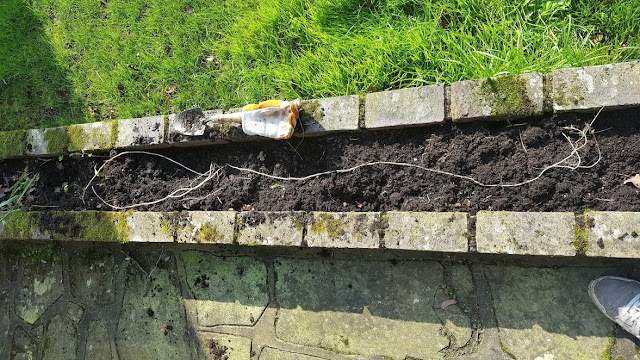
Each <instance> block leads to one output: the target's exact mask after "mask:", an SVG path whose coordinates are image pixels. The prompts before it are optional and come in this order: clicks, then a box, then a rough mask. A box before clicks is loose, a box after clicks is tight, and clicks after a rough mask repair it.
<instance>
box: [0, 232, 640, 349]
mask: <svg viewBox="0 0 640 360" xmlns="http://www.w3.org/2000/svg"><path fill="white" fill-rule="evenodd" d="M0 247H1V248H0V313H2V314H3V316H2V317H0V358H2V359H56V360H58V359H216V360H223V359H226V360H235V359H261V360H264V359H284V360H287V359H302V360H307V359H308V360H311V359H443V358H457V359H510V358H515V359H536V360H538V359H539V360H550V359H616V360H619V359H638V348H637V347H636V345H635V343H634V341H633V340H632V339H631V338H630V337H629V336H628V335H627V334H626V333H624V332H623V331H621V330H620V329H619V328H617V327H616V326H615V325H614V324H613V323H611V322H609V321H608V320H607V319H606V318H604V316H602V315H601V314H600V313H599V312H598V311H597V310H596V308H595V307H594V306H592V304H591V303H590V300H589V298H588V295H587V292H586V288H587V284H588V283H589V281H590V280H591V279H593V278H594V277H597V276H599V275H601V274H616V275H621V276H628V277H636V278H638V277H639V276H638V275H639V272H638V270H636V269H635V268H634V267H633V266H630V265H624V264H620V265H616V266H615V267H602V266H598V264H597V263H595V262H594V263H593V264H587V265H590V266H585V265H584V264H583V265H582V266H561V267H557V266H556V267H545V266H523V265H522V264H520V265H509V264H501V265H500V264H495V262H494V263H493V264H490V263H480V262H469V261H468V260H466V261H462V260H460V259H454V258H446V259H445V258H442V259H438V260H416V259H414V260H400V258H401V257H400V256H399V255H400V254H401V253H397V252H396V253H393V252H390V253H389V254H390V255H389V256H387V257H386V258H385V257H376V258H373V257H368V256H366V255H364V254H366V253H362V254H363V255H358V254H360V253H356V256H346V255H345V256H331V255H332V254H330V253H328V252H326V251H324V252H323V251H317V252H315V253H310V252H308V251H307V252H300V253H296V251H288V252H286V253H285V252H281V253H277V252H274V251H271V250H269V251H264V249H263V248H250V247H227V248H219V247H217V248H215V249H216V250H215V251H212V250H211V249H213V248H212V247H211V246H209V247H208V248H203V247H201V248H199V249H197V248H185V247H178V246H169V245H166V246H164V247H163V246H150V245H145V246H143V247H140V246H138V247H135V246H118V245H95V244H94V245H91V244H82V245H77V244H64V245H60V243H57V244H54V243H36V242H16V243H9V242H5V243H3V244H2V245H0ZM205 249H207V250H205ZM454 299H455V300H456V303H453V302H452V301H449V300H454ZM447 304H448V306H446V305H447Z"/></svg>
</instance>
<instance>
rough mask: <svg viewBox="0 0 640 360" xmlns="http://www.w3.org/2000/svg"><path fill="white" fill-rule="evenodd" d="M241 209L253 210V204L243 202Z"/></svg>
mask: <svg viewBox="0 0 640 360" xmlns="http://www.w3.org/2000/svg"><path fill="white" fill-rule="evenodd" d="M241 210H242V211H253V206H251V205H249V204H244V205H242V209H241Z"/></svg>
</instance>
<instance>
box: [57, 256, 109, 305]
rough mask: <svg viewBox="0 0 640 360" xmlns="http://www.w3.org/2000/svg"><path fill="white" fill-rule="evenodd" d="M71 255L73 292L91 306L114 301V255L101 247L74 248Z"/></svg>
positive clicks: (70, 268)
mask: <svg viewBox="0 0 640 360" xmlns="http://www.w3.org/2000/svg"><path fill="white" fill-rule="evenodd" d="M70 255H71V256H70V257H69V281H70V284H69V285H70V286H69V288H70V291H71V294H72V295H73V296H74V297H75V298H76V299H78V300H79V301H80V302H81V303H83V304H84V305H85V306H87V307H91V308H97V307H100V306H104V305H108V304H111V303H113V302H114V300H115V298H114V295H115V286H114V285H115V284H114V281H115V277H116V273H117V267H116V264H115V261H114V258H113V255H111V254H109V253H105V251H104V250H103V249H100V248H88V249H74V250H72V251H71V254H70Z"/></svg>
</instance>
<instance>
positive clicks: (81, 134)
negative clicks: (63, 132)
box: [67, 125, 89, 151]
mask: <svg viewBox="0 0 640 360" xmlns="http://www.w3.org/2000/svg"><path fill="white" fill-rule="evenodd" d="M67 134H68V135H69V148H68V149H69V151H79V150H82V149H83V148H84V147H85V142H86V141H87V136H88V135H89V134H87V132H86V131H85V129H84V127H83V126H80V125H71V126H68V127H67Z"/></svg>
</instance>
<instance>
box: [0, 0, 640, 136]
mask: <svg viewBox="0 0 640 360" xmlns="http://www.w3.org/2000/svg"><path fill="white" fill-rule="evenodd" d="M638 58H640V0H626V1H622V0H621V1H615V0H607V1H596V0H582V1H578V0H556V1H540V0H532V1H528V2H524V3H523V2H522V1H518V0H441V1H436V0H423V1H418V0H316V1H307V0H261V1H258V0H154V1H151V0H2V1H1V2H0V130H10V129H19V128H29V127H38V126H53V125H60V124H70V123H79V122H90V121H97V120H103V119H109V118H131V117H139V116H146V115H155V114H168V113H171V112H176V111H181V110H185V109H187V108H191V107H195V106H200V107H202V108H207V109H210V108H211V109H213V108H230V107H236V106H240V105H243V104H245V103H249V102H256V101H260V100H264V99H268V98H295V97H300V98H303V99H304V98H317V97H326V96H337V95H347V94H364V93H367V92H371V91H381V90H387V89H395V88H402V87H410V86H420V85H426V84H434V83H451V82H453V81H457V80H461V79H474V78H481V77H487V76H494V75H499V74H507V73H522V72H530V71H542V72H548V71H550V70H553V69H557V68H562V67H570V66H581V65H597V64H605V63H611V62H619V61H624V60H628V59H638Z"/></svg>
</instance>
